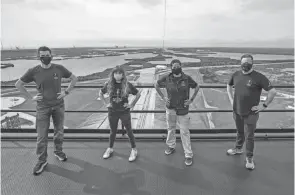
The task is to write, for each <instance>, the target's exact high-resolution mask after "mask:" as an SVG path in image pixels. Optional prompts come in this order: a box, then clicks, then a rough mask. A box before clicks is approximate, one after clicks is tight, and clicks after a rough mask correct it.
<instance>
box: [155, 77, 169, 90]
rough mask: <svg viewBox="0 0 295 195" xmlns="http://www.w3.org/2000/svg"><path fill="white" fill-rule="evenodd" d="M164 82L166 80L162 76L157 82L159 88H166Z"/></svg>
mask: <svg viewBox="0 0 295 195" xmlns="http://www.w3.org/2000/svg"><path fill="white" fill-rule="evenodd" d="M166 80H167V76H163V77H162V78H160V79H159V80H158V81H157V84H158V85H159V86H160V87H162V88H163V87H166V85H167V83H166Z"/></svg>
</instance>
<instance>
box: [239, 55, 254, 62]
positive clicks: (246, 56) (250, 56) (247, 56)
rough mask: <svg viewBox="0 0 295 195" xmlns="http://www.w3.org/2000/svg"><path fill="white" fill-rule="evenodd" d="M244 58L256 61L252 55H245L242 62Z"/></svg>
mask: <svg viewBox="0 0 295 195" xmlns="http://www.w3.org/2000/svg"><path fill="white" fill-rule="evenodd" d="M243 58H251V60H252V61H253V60H254V58H253V56H252V55H251V54H244V55H242V57H241V60H242V59H243Z"/></svg>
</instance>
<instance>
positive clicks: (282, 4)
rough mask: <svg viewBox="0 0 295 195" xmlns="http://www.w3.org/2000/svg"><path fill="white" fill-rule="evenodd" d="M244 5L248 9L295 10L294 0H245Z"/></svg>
mask: <svg viewBox="0 0 295 195" xmlns="http://www.w3.org/2000/svg"><path fill="white" fill-rule="evenodd" d="M242 6H243V7H244V8H245V9H248V11H251V10H256V11H275V12H280V11H285V10H294V0H243V1H242Z"/></svg>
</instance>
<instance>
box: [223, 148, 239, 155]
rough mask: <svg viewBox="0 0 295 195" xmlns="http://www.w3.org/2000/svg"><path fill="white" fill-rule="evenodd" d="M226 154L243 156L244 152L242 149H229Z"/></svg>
mask: <svg viewBox="0 0 295 195" xmlns="http://www.w3.org/2000/svg"><path fill="white" fill-rule="evenodd" d="M226 153H227V154H228V155H236V154H242V153H243V150H242V149H238V148H233V149H229V150H228V151H227V152H226Z"/></svg>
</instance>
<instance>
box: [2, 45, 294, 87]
mask: <svg viewBox="0 0 295 195" xmlns="http://www.w3.org/2000/svg"><path fill="white" fill-rule="evenodd" d="M148 50H149V52H150V49H148ZM126 51H127V50H126ZM129 52H130V51H129ZM147 52H148V51H146V50H140V51H138V53H147ZM154 53H155V54H158V55H157V56H154V57H147V58H137V59H132V58H131V59H126V63H124V64H122V65H121V66H122V67H123V68H124V69H125V70H126V72H130V71H131V74H132V72H133V71H135V70H138V69H145V68H152V67H156V66H157V64H152V63H150V62H152V61H165V60H166V59H172V57H171V56H165V55H173V56H176V57H187V58H192V59H199V60H200V62H184V63H183V67H204V68H205V67H206V66H220V65H224V66H226V65H236V64H239V63H240V61H239V60H236V59H231V58H221V57H206V56H201V55H198V54H196V55H190V54H188V55H185V54H174V53H172V52H166V51H165V52H162V53H163V55H164V56H163V55H162V54H160V53H158V52H155V51H154ZM92 55H96V54H92ZM116 55H117V54H116ZM118 55H124V54H118ZM82 56H83V55H82ZM82 56H81V54H80V56H79V59H80V58H81V57H82ZM76 57H77V56H76ZM95 57H96V56H91V57H90V58H95ZM105 57H109V56H105ZM82 58H83V57H82ZM82 58H81V59H82ZM26 59H30V58H22V60H26ZM285 62H294V59H290V60H256V61H255V64H266V63H285ZM56 64H58V63H56ZM138 64H140V65H142V66H141V67H136V66H132V65H138ZM255 64H254V65H255ZM161 65H165V64H161ZM12 68H13V67H12ZM112 69H113V68H107V69H105V70H104V71H102V72H95V73H92V74H89V75H86V76H77V77H78V82H83V81H91V80H97V79H105V78H107V77H108V76H109V74H110V72H111V70H112ZM16 81H17V79H15V80H10V81H1V85H14V84H15V82H16ZM69 81H70V80H69V79H63V81H62V83H68V82H69Z"/></svg>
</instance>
